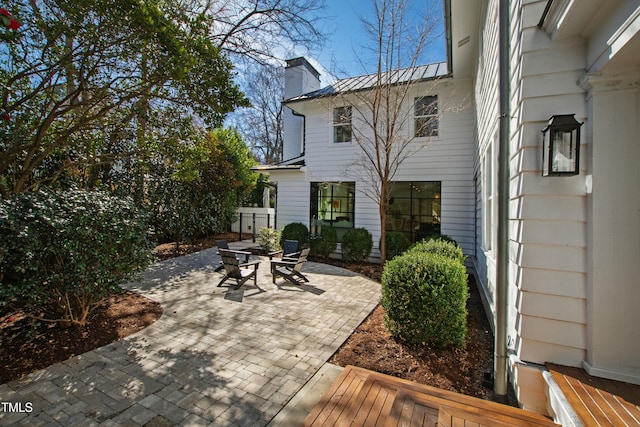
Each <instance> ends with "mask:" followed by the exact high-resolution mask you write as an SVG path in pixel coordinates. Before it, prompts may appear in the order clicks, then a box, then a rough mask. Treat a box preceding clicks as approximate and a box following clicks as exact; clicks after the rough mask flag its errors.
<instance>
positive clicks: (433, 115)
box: [413, 95, 440, 138]
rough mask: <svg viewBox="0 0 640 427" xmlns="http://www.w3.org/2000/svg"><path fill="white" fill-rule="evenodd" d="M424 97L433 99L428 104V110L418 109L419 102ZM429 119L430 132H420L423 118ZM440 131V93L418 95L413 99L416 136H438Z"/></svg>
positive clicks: (414, 134)
mask: <svg viewBox="0 0 640 427" xmlns="http://www.w3.org/2000/svg"><path fill="white" fill-rule="evenodd" d="M423 99H432V101H431V102H430V103H429V104H427V105H428V106H427V108H426V109H427V111H418V102H419V101H421V100H423ZM431 106H434V108H432V107H431ZM425 119H426V120H427V123H428V126H427V130H429V129H430V130H431V132H430V134H428V135H427V134H419V131H420V128H421V125H420V124H418V123H419V122H421V121H423V120H425ZM439 133H440V120H439V118H438V95H425V96H417V97H415V98H414V99H413V136H414V137H415V138H429V137H433V136H436V137H437V136H438V135H439Z"/></svg>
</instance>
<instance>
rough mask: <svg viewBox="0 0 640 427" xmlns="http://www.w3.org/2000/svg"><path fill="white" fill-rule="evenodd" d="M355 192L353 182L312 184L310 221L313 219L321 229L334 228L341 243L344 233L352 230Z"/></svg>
mask: <svg viewBox="0 0 640 427" xmlns="http://www.w3.org/2000/svg"><path fill="white" fill-rule="evenodd" d="M355 191H356V184H355V182H312V183H311V209H310V212H311V218H310V220H312V219H313V218H314V217H315V218H316V219H317V220H318V224H320V225H321V226H322V227H325V226H331V227H334V228H335V229H336V232H337V234H338V241H339V242H340V241H342V236H343V235H344V233H345V232H346V231H347V230H348V229H350V228H354V224H355V219H354V213H355Z"/></svg>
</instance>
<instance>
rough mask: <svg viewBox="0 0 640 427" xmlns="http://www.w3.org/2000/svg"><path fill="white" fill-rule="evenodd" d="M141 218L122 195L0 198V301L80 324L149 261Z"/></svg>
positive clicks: (54, 194) (48, 193)
mask: <svg viewBox="0 0 640 427" xmlns="http://www.w3.org/2000/svg"><path fill="white" fill-rule="evenodd" d="M147 228H148V226H147V221H146V217H145V216H144V215H143V214H142V213H141V212H140V211H138V210H137V209H136V208H135V206H134V204H133V202H132V201H131V200H129V199H119V198H115V197H112V196H108V195H106V194H104V193H99V192H83V191H79V190H71V191H66V192H64V193H62V192H54V191H40V192H36V193H24V194H22V195H19V196H16V197H15V198H14V199H10V200H6V201H3V202H1V203H0V281H1V282H2V285H1V286H0V301H5V302H6V301H7V300H9V299H11V298H18V299H20V300H21V301H24V302H25V303H26V304H28V305H30V306H31V310H30V311H31V312H32V313H43V315H41V316H40V317H43V318H44V317H47V320H52V321H58V322H63V323H67V324H68V323H75V324H79V325H82V324H84V323H85V322H86V320H87V316H88V315H89V313H90V312H91V310H92V309H93V308H94V307H95V306H96V304H97V303H99V302H100V301H101V300H102V299H104V298H105V297H107V296H108V295H110V294H112V293H114V292H117V291H119V290H120V288H119V285H120V284H122V283H123V282H125V281H126V280H128V279H130V278H131V277H132V275H133V274H134V273H135V272H137V271H139V270H141V269H142V268H144V267H146V266H147V265H148V264H149V263H150V262H151V247H150V242H149V240H148V238H147Z"/></svg>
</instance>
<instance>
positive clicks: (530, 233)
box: [263, 0, 640, 417]
mask: <svg viewBox="0 0 640 427" xmlns="http://www.w3.org/2000/svg"><path fill="white" fill-rule="evenodd" d="M508 4H509V8H510V14H509V16H510V22H509V29H508V30H509V34H510V37H509V40H510V45H509V48H508V49H509V55H508V57H509V58H510V60H509V63H508V64H506V65H508V73H509V74H508V75H509V77H510V78H509V82H508V83H507V84H506V85H505V87H507V88H508V91H509V95H510V96H509V114H508V116H509V118H510V121H509V122H510V124H509V134H508V142H509V157H508V159H509V186H508V187H509V194H508V200H509V202H510V203H509V227H508V248H509V253H508V272H509V273H508V281H507V282H508V283H507V285H508V301H507V304H506V307H497V306H496V301H495V295H496V274H497V273H496V248H497V232H498V228H497V224H498V222H497V220H498V217H497V210H498V209H497V197H498V193H497V190H498V150H499V146H498V140H499V123H500V120H499V116H500V111H499V94H500V90H501V85H500V81H499V64H500V58H499V49H498V40H499V39H498V38H499V19H498V8H499V1H498V0H477V1H476V0H474V1H469V0H445V10H446V11H447V35H448V41H449V49H448V51H449V58H448V63H446V64H438V65H433V66H432V67H436V68H435V70H434V69H433V68H432V71H431V72H430V74H429V73H428V74H427V78H426V79H424V80H421V82H420V84H419V85H418V86H416V91H415V94H413V96H412V97H410V101H409V102H410V103H414V104H415V102H416V100H417V99H421V98H424V97H428V96H436V97H437V98H436V99H437V103H438V104H437V105H438V111H439V114H438V132H437V135H434V136H432V137H430V138H425V139H422V140H421V139H420V138H418V140H416V141H414V143H415V144H421V145H420V148H421V150H419V151H418V152H417V153H416V154H415V156H413V157H412V158H410V159H408V160H407V161H406V162H405V163H404V164H403V165H402V167H401V169H400V170H399V171H398V174H397V177H396V179H395V181H397V182H398V183H402V184H401V185H399V186H398V187H397V188H399V189H400V188H404V189H403V190H402V191H404V193H403V194H402V195H400V194H399V195H398V198H397V199H398V200H402V199H403V198H404V201H403V204H399V205H398V206H399V212H398V215H397V219H398V223H397V224H396V223H393V224H390V228H392V229H393V227H397V228H398V229H401V230H404V231H407V232H408V233H409V234H410V235H411V236H412V237H413V238H414V239H415V238H417V237H419V231H420V229H421V225H422V224H423V223H424V224H425V229H427V228H428V227H427V225H431V226H433V225H434V224H438V225H439V227H440V232H441V233H442V234H448V235H451V236H452V237H453V238H455V239H456V240H457V241H458V242H460V244H461V245H462V247H463V249H464V251H465V253H466V254H467V255H468V256H469V257H470V259H471V260H472V261H473V267H474V272H475V274H477V277H478V282H479V284H480V287H481V290H482V294H483V295H484V299H485V301H486V303H487V309H488V313H489V314H490V316H489V317H492V314H495V312H496V310H498V309H505V310H506V311H507V334H508V340H507V344H508V350H509V356H508V370H509V373H510V381H511V382H512V384H513V386H514V387H515V390H516V393H517V396H518V399H519V402H520V404H521V406H523V407H525V408H526V409H531V410H534V411H537V412H541V413H546V414H549V415H553V416H556V417H560V415H559V414H558V411H559V410H558V408H557V406H556V405H557V402H553V397H549V395H550V394H549V385H548V383H547V382H546V380H545V376H544V375H543V372H544V370H545V367H544V364H545V363H546V362H554V363H559V364H564V365H569V366H578V367H583V368H584V369H585V370H586V371H587V372H588V373H590V374H592V375H594V376H599V377H604V378H609V379H616V380H621V381H625V382H629V383H634V384H640V327H639V325H640V309H638V305H639V304H640V282H639V279H638V278H639V277H640V189H639V188H638V185H639V184H640V167H638V165H639V164H640V1H639V0H607V1H595V0H572V1H569V0H511V1H509V2H508ZM427 68H428V67H427ZM294 82H295V84H294ZM294 86H295V87H296V88H297V89H296V90H295V91H294V92H287V97H288V100H287V101H285V105H286V106H287V107H288V110H290V114H291V116H290V117H288V118H287V122H286V123H287V124H286V126H287V138H286V144H287V147H285V153H287V154H288V156H287V157H288V159H287V160H286V161H285V162H283V163H282V164H280V165H271V166H264V167H263V169H264V170H268V172H269V174H270V176H271V179H272V180H273V181H276V182H277V183H278V207H277V209H278V211H277V215H278V224H277V225H278V227H279V228H281V227H283V226H284V225H285V224H287V223H289V222H294V221H300V222H303V223H307V224H309V222H310V221H311V219H312V218H313V216H314V215H317V218H320V219H322V220H323V221H325V222H326V223H329V224H333V225H335V226H337V227H342V228H349V227H365V228H367V229H369V230H370V231H371V232H372V233H373V235H374V242H375V243H376V244H377V239H378V238H379V229H380V227H379V224H378V213H377V210H376V209H377V207H376V206H375V204H373V202H371V201H370V200H369V199H367V198H366V197H365V194H364V193H365V189H366V188H367V186H368V185H370V182H368V181H367V180H365V179H360V180H357V179H355V178H350V176H354V174H353V173H351V172H352V171H350V168H351V167H352V165H353V160H354V156H356V153H357V149H358V147H357V145H356V144H354V143H353V142H349V141H348V140H346V139H345V138H344V135H345V134H348V132H346V131H345V130H344V126H345V125H349V126H353V127H356V126H359V123H357V121H352V122H350V123H345V122H344V121H342V120H340V119H341V118H342V117H345V114H343V113H340V111H343V110H339V109H340V108H342V107H348V106H351V107H352V108H357V107H358V105H357V103H355V102H354V104H352V105H351V104H348V103H345V100H348V99H349V98H348V97H338V96H336V93H340V92H345V91H346V92H348V91H349V90H362V91H366V90H367V87H368V86H367V78H366V76H362V77H359V78H353V79H346V80H344V81H339V82H337V83H336V84H335V85H334V87H329V88H325V89H324V90H320V87H319V81H318V73H317V71H315V70H314V69H313V67H311V66H310V65H309V63H308V62H306V61H305V60H304V59H296V60H292V61H289V63H288V66H287V87H294ZM301 95H304V96H301ZM354 99H356V98H354ZM338 101H339V102H342V104H340V103H339V102H338ZM412 107H415V105H413V106H412V105H408V106H407V108H409V109H410V108H412ZM336 111H337V113H336V114H335V115H334V113H335V112H336ZM565 115H574V117H575V119H577V121H578V122H580V123H583V124H582V126H581V127H580V131H581V135H580V136H581V139H580V145H579V150H578V152H577V154H578V155H579V157H578V156H577V155H575V154H574V155H573V161H575V162H576V163H575V164H578V162H577V160H579V167H578V170H577V171H576V173H575V174H564V175H558V174H556V175H554V174H553V173H550V174H545V175H547V176H543V171H544V170H545V169H546V167H545V166H544V165H543V138H544V136H545V135H547V136H548V135H550V130H549V129H547V126H548V125H549V120H550V119H551V118H552V117H553V116H565ZM334 117H336V118H337V119H336V120H334ZM352 117H353V116H352ZM291 123H295V125H292V124H291ZM291 129H294V131H293V133H291ZM543 129H546V133H544V134H543V132H542V131H543ZM405 131H406V130H405ZM574 137H575V135H574ZM567 141H569V140H566V139H563V140H557V141H556V142H558V143H565V142H567ZM569 142H571V143H573V142H575V138H574V139H573V140H571V141H569ZM563 147H564V148H567V147H569V146H568V145H566V146H563ZM569 148H571V147H569ZM556 154H563V155H565V157H568V156H569V154H568V153H566V152H559V153H556ZM545 156H548V154H545ZM552 158H553V156H552ZM570 163H572V162H566V161H565V162H564V163H553V164H552V166H551V168H552V169H553V168H554V167H558V166H563V165H564V164H567V165H568V164H570ZM551 172H553V170H552V171H551ZM403 185H404V187H403ZM417 189H423V190H421V192H419V191H418V190H417ZM398 191H400V190H398ZM422 191H424V194H428V196H427V197H426V200H425V201H424V204H425V206H428V208H426V209H423V210H421V211H420V210H419V211H417V212H415V211H411V210H409V208H407V206H408V205H409V206H412V205H413V203H414V202H416V201H417V202H418V203H417V205H418V206H419V205H420V204H421V203H423V201H422V200H421V198H422V196H420V194H423V193H422ZM416 199H418V200H416ZM407 200H408V202H409V203H408V204H407ZM394 203H395V201H394ZM407 217H408V219H409V221H408V225H403V224H406V223H407V222H405V223H403V221H402V220H403V219H405V220H406V219H407ZM395 219H396V217H395V213H392V214H391V219H390V221H391V222H393V221H394V220H395Z"/></svg>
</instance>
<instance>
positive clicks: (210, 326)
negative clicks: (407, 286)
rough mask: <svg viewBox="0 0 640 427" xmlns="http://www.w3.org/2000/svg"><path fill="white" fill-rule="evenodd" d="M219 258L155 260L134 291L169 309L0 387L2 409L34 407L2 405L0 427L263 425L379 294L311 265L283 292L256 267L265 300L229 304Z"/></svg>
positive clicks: (248, 292) (358, 280)
mask: <svg viewBox="0 0 640 427" xmlns="http://www.w3.org/2000/svg"><path fill="white" fill-rule="evenodd" d="M215 253H216V250H215V248H213V249H208V250H204V251H201V252H198V253H195V254H191V255H187V256H184V257H180V258H175V259H172V260H168V261H164V262H159V263H156V264H155V265H154V266H153V267H151V268H150V269H149V270H148V271H146V272H145V273H144V275H143V278H142V280H141V282H140V283H133V284H130V285H129V286H128V287H129V288H130V289H132V290H136V291H139V292H141V293H142V294H144V295H146V296H147V297H149V298H151V299H154V300H156V301H159V302H161V303H162V306H163V308H164V314H163V316H162V317H161V318H160V319H159V320H158V321H157V322H155V323H154V324H153V325H151V326H149V327H148V328H146V329H144V330H142V331H140V332H138V333H136V334H134V335H132V336H130V337H128V338H126V339H124V340H122V341H119V342H117V343H113V344H110V345H107V346H105V347H102V348H99V349H96V350H93V351H90V352H88V353H85V354H83V355H81V356H77V357H74V358H72V359H69V360H67V361H65V362H63V363H59V364H56V365H53V366H51V367H50V368H48V369H46V370H43V371H38V372H35V373H33V374H31V375H29V376H27V377H25V378H23V379H21V380H18V381H13V382H10V383H8V384H3V385H0V401H1V402H11V403H14V404H15V403H21V404H22V409H26V404H27V403H29V404H30V405H31V407H32V411H31V412H22V413H20V412H6V411H3V410H2V409H3V407H0V425H3V426H5V425H11V424H13V423H15V424H16V425H29V426H38V425H47V426H49V425H53V426H56V425H63V426H72V425H88V426H89V425H104V426H115V425H125V426H129V425H130V426H137V425H147V426H171V425H180V426H200V425H203V426H206V425H215V426H261V425H266V424H267V423H268V422H269V420H271V419H272V418H273V417H274V416H275V415H276V414H277V413H278V411H280V409H281V408H282V407H283V406H284V405H285V404H286V403H287V402H288V401H289V399H291V398H292V397H293V396H294V395H295V394H296V392H297V391H298V390H299V389H300V388H301V387H302V386H303V385H304V384H305V383H306V382H307V381H308V380H309V378H311V377H312V376H313V375H314V373H315V372H316V371H317V370H318V369H320V367H321V366H322V365H323V363H325V362H326V361H327V360H328V359H329V357H331V355H332V354H333V353H334V352H335V351H336V350H337V349H338V347H339V346H340V345H341V344H342V343H343V342H344V340H345V339H346V338H347V337H348V336H349V335H350V334H351V332H352V331H353V330H354V329H355V328H356V327H357V326H358V325H359V324H360V322H361V321H362V320H363V319H364V318H365V317H366V316H367V314H368V313H369V312H370V311H371V310H372V308H373V307H374V306H375V304H376V303H377V302H378V300H379V297H380V286H379V284H377V283H375V282H373V281H371V280H369V279H367V278H364V277H361V276H359V275H356V274H354V273H351V272H349V271H347V270H344V269H340V268H337V267H333V266H329V265H325V264H317V263H311V262H308V263H307V264H306V265H305V268H304V269H303V271H304V272H305V274H306V273H308V274H307V276H308V277H309V279H310V284H309V285H310V287H308V288H307V289H306V290H303V289H300V288H297V287H295V286H289V285H286V284H285V283H286V282H284V281H283V280H278V282H277V285H278V286H276V285H273V284H272V283H271V275H270V269H269V260H268V259H267V258H261V260H262V263H261V265H260V268H259V270H258V285H259V286H260V287H261V288H262V291H261V290H258V289H255V288H252V287H250V286H248V284H245V285H244V286H243V289H245V292H244V297H243V299H242V302H237V301H233V300H230V299H225V296H227V297H228V296H229V295H227V291H228V288H226V287H216V285H217V283H218V281H219V280H220V278H221V276H220V274H219V273H215V272H214V268H215V266H216V262H215V261H217V260H219V257H217V255H215ZM236 296H237V295H236ZM5 406H6V405H5ZM14 409H15V407H14Z"/></svg>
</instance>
